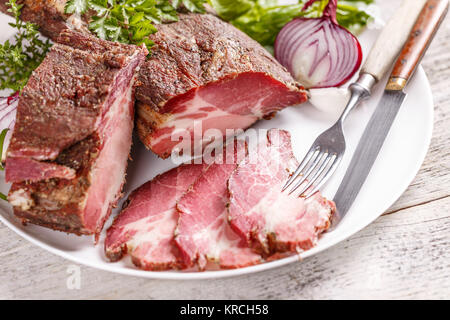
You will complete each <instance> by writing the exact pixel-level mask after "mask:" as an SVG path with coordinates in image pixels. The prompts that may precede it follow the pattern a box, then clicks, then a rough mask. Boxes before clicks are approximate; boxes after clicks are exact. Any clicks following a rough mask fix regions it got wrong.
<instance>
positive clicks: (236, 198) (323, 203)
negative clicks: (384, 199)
mask: <svg viewBox="0 0 450 320" xmlns="http://www.w3.org/2000/svg"><path fill="white" fill-rule="evenodd" d="M251 152H252V151H250V153H251ZM254 155H255V157H254V158H250V157H249V158H247V159H245V160H244V161H243V162H241V163H240V164H239V166H238V168H237V169H236V171H234V172H233V173H232V174H231V176H230V179H229V181H228V191H229V195H230V204H229V206H228V219H229V222H230V225H231V226H232V228H233V230H234V231H235V232H236V233H237V234H239V236H240V237H241V239H242V240H244V241H246V242H248V243H250V244H251V246H252V247H254V248H255V249H256V250H258V251H260V252H263V253H265V254H273V253H276V252H289V251H290V252H298V251H301V250H308V249H310V248H312V247H313V246H314V245H315V244H316V243H317V240H318V238H319V235H320V234H321V233H322V232H324V231H325V230H327V229H328V227H329V226H330V219H331V216H332V215H333V213H334V212H335V210H336V209H335V206H334V204H333V203H332V202H330V201H328V200H326V199H325V198H323V197H322V196H321V195H320V194H319V193H317V194H315V195H314V196H313V197H311V198H309V199H307V200H305V199H304V198H300V197H295V196H293V195H288V192H283V193H282V192H281V189H282V186H283V185H284V183H285V182H286V181H287V179H288V177H289V176H290V174H292V173H293V172H294V171H295V169H296V167H297V166H298V162H297V160H296V159H295V157H294V155H293V153H292V148H291V141H290V135H289V133H288V132H286V131H283V130H277V129H272V130H270V131H269V132H268V134H267V139H264V141H262V142H261V143H259V144H258V147H257V151H255V153H254Z"/></svg>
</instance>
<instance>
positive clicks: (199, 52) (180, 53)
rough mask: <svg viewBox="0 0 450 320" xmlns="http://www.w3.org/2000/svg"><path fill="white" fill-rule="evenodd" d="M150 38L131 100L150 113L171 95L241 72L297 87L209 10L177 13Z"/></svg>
mask: <svg viewBox="0 0 450 320" xmlns="http://www.w3.org/2000/svg"><path fill="white" fill-rule="evenodd" d="M151 39H152V40H153V41H154V42H155V46H154V47H152V56H151V58H150V59H149V60H148V61H147V62H146V63H145V64H144V65H143V66H142V68H141V72H140V73H139V82H140V83H141V84H142V85H141V86H140V87H139V88H138V89H137V91H136V98H137V100H138V101H139V102H140V103H142V104H144V105H147V106H150V107H151V108H153V109H154V110H155V111H159V110H160V108H161V107H162V106H163V105H164V104H165V103H166V102H167V101H168V100H169V99H170V98H172V97H174V96H178V95H180V94H184V93H186V92H187V91H189V90H191V89H193V88H195V87H200V86H204V85H206V84H208V83H210V82H213V81H217V80H220V79H222V78H224V77H226V76H230V75H232V74H239V73H243V72H264V73H267V74H269V75H270V76H272V77H273V78H275V79H276V80H278V81H280V82H282V83H284V84H285V85H287V86H288V87H291V88H293V89H303V88H302V87H301V86H300V85H299V84H298V83H296V82H295V81H294V79H293V78H292V76H291V75H290V74H289V73H288V72H287V70H286V69H285V68H284V67H282V66H281V65H280V64H279V63H278V62H277V61H276V60H275V58H274V57H273V56H271V55H270V54H269V52H267V50H265V49H264V48H263V47H262V46H261V45H260V44H259V43H257V42H256V41H254V40H253V39H251V38H250V37H248V36H247V35H246V34H244V33H243V32H241V31H240V30H238V29H237V28H235V27H233V26H232V25H230V24H228V23H226V22H223V21H222V20H220V19H219V18H217V17H215V16H213V15H210V14H192V13H191V14H180V20H179V21H178V22H175V23H171V24H163V25H159V26H158V32H157V33H155V34H153V35H152V36H151Z"/></svg>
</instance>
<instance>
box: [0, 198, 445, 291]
mask: <svg viewBox="0 0 450 320" xmlns="http://www.w3.org/2000/svg"><path fill="white" fill-rule="evenodd" d="M449 228H450V197H447V198H445V199H441V200H438V201H433V202H431V203H428V204H425V205H422V206H416V207H414V208H410V209H406V210H402V211H400V212H398V213H397V214H395V215H388V216H384V217H381V218H380V219H379V220H377V221H376V222H375V223H373V224H372V225H370V226H369V227H367V228H366V229H364V230H363V231H361V232H359V233H358V234H356V235H354V236H353V237H351V238H350V239H349V240H347V241H344V242H342V243H341V244H339V245H337V246H336V247H334V248H332V249H330V250H327V251H325V252H323V253H321V254H319V255H316V256H314V257H311V258H309V259H306V260H305V261H303V262H301V263H296V264H293V265H290V266H286V267H282V268H278V269H275V270H270V271H267V272H263V273H258V274H253V275H246V276H241V277H237V278H230V279H219V280H207V281H185V282H178V281H160V280H146V279H140V278H135V277H127V276H121V275H117V274H112V273H108V272H101V271H98V270H95V269H92V268H88V267H84V266H82V267H81V290H68V289H67V286H66V281H67V277H68V274H67V268H68V266H70V265H72V263H71V262H69V261H67V260H64V259H62V258H59V257H57V256H54V255H52V254H50V253H48V252H46V251H44V250H42V249H40V248H37V247H35V246H33V245H31V244H29V243H28V242H26V241H25V240H22V239H20V238H18V237H17V236H16V235H15V234H14V233H13V232H12V231H10V230H9V229H7V228H6V227H4V226H1V227H0V252H2V253H1V254H0V265H1V272H0V298H3V299H11V298H42V297H45V298H67V299H73V298H75V299H78V298H88V299H95V298H101V299H116V298H123V299H131V298H133V299H141V298H142V299H182V298H192V299H208V298H214V299H231V298H233V299H327V298H333V299H339V298H361V299H366V298H375V299H377V298H384V299H397V298H412V299H416V298H450V266H449V263H450V251H449V250H448V248H449V247H450V238H449V237H448V235H449V234H448V230H449ZM181 288H182V289H181Z"/></svg>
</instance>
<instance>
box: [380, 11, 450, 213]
mask: <svg viewBox="0 0 450 320" xmlns="http://www.w3.org/2000/svg"><path fill="white" fill-rule="evenodd" d="M422 65H423V67H424V69H425V71H426V73H427V76H428V79H429V80H430V84H431V88H432V91H433V98H434V103H435V124H434V125H435V127H434V132H433V138H432V141H431V146H430V150H429V151H428V155H427V157H426V159H425V162H424V164H423V166H422V168H421V170H420V171H419V173H418V174H417V177H416V178H415V179H414V181H413V182H412V184H411V185H410V187H409V188H408V190H407V191H406V192H405V193H404V194H403V195H402V197H401V198H400V199H399V200H398V201H397V202H396V203H395V204H394V205H393V206H392V207H391V208H390V209H389V211H388V212H387V213H393V212H396V211H397V210H399V209H402V208H406V207H411V206H414V205H417V204H421V203H426V202H429V201H432V200H436V199H440V198H443V197H446V196H449V195H450V128H449V127H450V90H449V89H448V88H449V86H450V15H448V16H447V17H446V19H445V21H444V22H443V25H442V27H441V29H440V30H439V31H438V33H437V35H436V38H435V40H434V42H433V43H432V44H431V46H430V49H429V50H428V53H427V54H426V56H425V57H424V60H423V64H422Z"/></svg>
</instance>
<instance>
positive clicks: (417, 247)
mask: <svg viewBox="0 0 450 320" xmlns="http://www.w3.org/2000/svg"><path fill="white" fill-rule="evenodd" d="M423 66H424V68H425V70H426V72H427V74H428V77H429V79H430V82H431V86H432V89H433V94H434V101H435V109H436V115H435V130H434V137H433V140H432V144H431V148H430V150H429V153H428V156H427V158H426V160H425V163H424V165H423V166H422V169H421V170H420V172H419V174H418V175H417V177H416V179H415V180H414V182H413V183H412V184H411V186H410V187H409V189H408V190H407V191H406V192H405V194H404V195H403V196H402V197H401V198H400V199H399V200H398V201H397V203H396V204H395V205H394V206H393V207H392V208H391V209H390V210H389V211H388V212H387V213H386V214H385V215H384V216H382V217H380V218H379V219H378V220H377V221H375V222H374V223H373V224H371V225H370V226H368V227H367V228H366V229H364V230H362V231H361V232H359V233H357V234H356V235H354V236H353V237H351V238H350V239H348V240H347V241H344V242H342V243H341V244H339V245H337V246H336V247H333V248H331V249H329V250H327V251H325V252H323V253H321V254H318V255H316V256H314V257H312V258H309V259H306V260H305V261H303V262H302V263H296V264H292V265H289V266H286V267H282V268H279V269H275V270H271V271H267V272H262V273H258V274H253V275H246V276H241V277H238V278H231V279H222V280H206V281H187V282H175V281H156V280H146V279H140V278H133V277H127V276H121V275H117V274H112V273H108V272H103V271H99V270H96V269H92V268H88V267H84V266H79V267H80V269H79V270H80V271H81V274H80V275H81V278H80V279H81V282H80V289H76V288H72V289H69V288H68V287H73V286H70V285H69V286H68V285H67V282H68V279H69V278H68V277H69V276H70V275H69V274H68V270H69V271H70V270H71V268H73V266H74V265H73V263H72V262H70V261H67V260H65V259H63V258H60V257H58V256H55V255H53V254H51V253H49V252H47V251H45V250H43V249H41V248H39V247H36V246H35V245H32V244H31V243H29V242H28V241H26V240H24V239H22V238H21V237H19V236H18V235H16V234H15V233H14V232H12V231H11V230H9V229H8V228H7V227H6V226H4V225H2V224H0V299H18V298H22V299H23V298H25V299H43V298H44V299H53V298H62V299H79V298H86V299H118V298H122V299H140V298H144V299H183V298H186V299H324V298H325V299H340V298H356V299H369V298H375V299H378V298H383V299H399V298H406V299H411V298H414V299H415V298H447V299H449V298H450V17H447V18H446V20H445V21H444V25H443V26H442V28H441V30H440V31H439V33H438V35H437V37H436V39H435V41H434V43H433V44H432V46H431V48H430V50H429V51H428V54H427V56H426V57H425V58H424V61H423Z"/></svg>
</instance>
